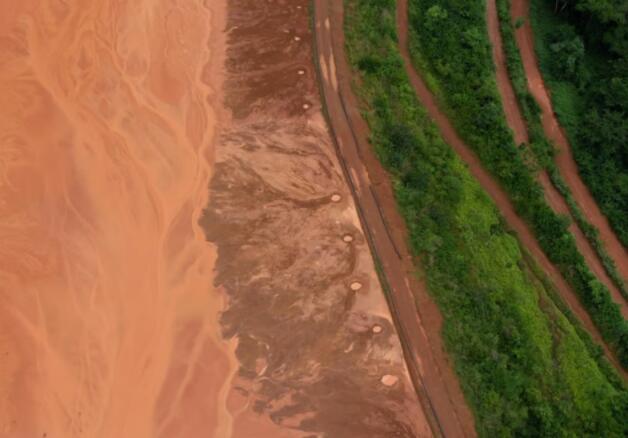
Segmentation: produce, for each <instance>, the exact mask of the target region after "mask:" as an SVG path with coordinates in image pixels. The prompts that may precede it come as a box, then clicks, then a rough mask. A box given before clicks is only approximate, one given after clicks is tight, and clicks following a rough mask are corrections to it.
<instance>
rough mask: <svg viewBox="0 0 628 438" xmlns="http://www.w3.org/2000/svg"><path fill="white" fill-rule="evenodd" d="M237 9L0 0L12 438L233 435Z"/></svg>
mask: <svg viewBox="0 0 628 438" xmlns="http://www.w3.org/2000/svg"><path fill="white" fill-rule="evenodd" d="M222 3H223V2H222V1H215V0H212V1H210V2H206V4H203V2H201V1H194V0H151V1H148V0H135V1H130V0H124V1H115V2H114V1H101V0H83V1H81V2H64V1H61V0H41V1H33V0H30V1H19V2H18V1H13V0H6V1H3V2H2V3H0V355H1V359H0V436H1V437H42V436H48V437H74V436H81V437H133V438H138V437H154V436H163V437H173V436H197V434H198V433H201V431H202V433H204V434H206V436H211V435H212V432H213V433H214V435H215V436H227V435H228V434H229V430H230V427H231V424H230V421H231V420H230V415H229V414H228V412H227V409H226V398H227V395H226V394H227V386H228V384H229V382H230V377H231V376H232V375H233V373H234V366H235V361H234V356H233V346H232V345H229V344H227V343H225V342H223V341H222V340H221V337H220V329H219V327H218V323H217V320H218V312H219V311H220V310H221V308H222V306H223V303H222V299H221V295H220V294H219V292H218V291H216V290H213V289H212V286H211V285H212V284H213V279H212V275H213V274H212V272H213V265H214V261H215V258H216V255H215V251H214V249H213V248H212V247H211V246H210V244H208V243H206V242H205V239H204V234H203V232H202V230H200V228H199V227H198V225H197V221H198V217H199V216H200V213H201V211H202V209H203V207H204V206H205V205H206V203H207V201H208V200H207V191H208V189H207V187H208V184H209V179H210V176H211V161H212V156H213V154H212V150H213V149H212V144H213V138H214V131H215V129H214V128H215V121H216V114H215V113H216V110H215V108H213V105H214V102H217V101H218V99H219V96H218V90H220V86H221V83H220V80H221V74H220V69H219V68H218V67H217V66H218V65H220V62H219V61H220V59H219V58H220V56H221V51H222V50H223V49H222V47H221V43H220V36H219V35H213V36H212V30H214V31H215V30H216V29H217V28H219V26H220V25H219V24H217V23H219V21H220V20H219V19H220V17H221V16H222V15H221V14H223V13H224V10H223V9H224V5H223V4H222ZM210 60H211V62H210Z"/></svg>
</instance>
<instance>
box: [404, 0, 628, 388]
mask: <svg viewBox="0 0 628 438" xmlns="http://www.w3.org/2000/svg"><path fill="white" fill-rule="evenodd" d="M397 26H398V37H399V46H400V51H401V55H402V57H403V59H404V63H405V66H406V71H407V74H408V76H409V78H410V82H411V84H412V86H413V88H414V90H415V92H416V94H417V97H418V98H419V100H420V101H421V103H422V104H423V106H425V108H426V109H427V111H428V113H429V114H430V117H431V118H432V119H433V120H434V122H435V123H436V125H437V126H438V128H439V130H440V132H441V134H442V136H443V138H444V139H445V141H446V142H447V143H448V144H449V145H450V146H451V147H452V148H453V149H454V150H455V151H456V153H457V154H458V155H459V156H460V158H461V159H462V160H463V161H464V162H465V163H466V164H467V165H468V166H469V170H470V171H471V173H472V175H473V176H474V177H475V178H476V179H477V180H478V182H479V183H480V185H481V186H482V188H484V190H486V192H487V193H488V194H489V196H490V197H491V198H492V199H493V202H495V204H496V205H497V208H498V209H499V211H500V213H501V214H502V216H503V217H504V219H505V220H506V222H507V223H508V225H509V226H510V227H511V228H512V229H513V230H514V231H515V232H516V233H517V236H518V237H519V241H520V242H521V243H522V245H523V246H524V247H525V248H527V250H528V251H529V252H530V253H531V254H532V256H533V257H534V258H535V260H536V261H537V263H539V265H540V266H541V268H542V269H543V271H544V272H545V273H546V274H547V275H548V277H549V279H550V280H551V281H552V283H553V284H554V285H555V287H556V289H557V290H558V292H559V294H560V295H561V297H562V298H563V300H565V302H566V304H567V305H568V306H569V308H570V309H571V311H572V312H573V313H574V314H575V315H576V316H577V317H578V319H579V320H580V321H581V323H582V324H583V326H584V327H585V328H586V329H587V331H588V332H589V333H590V334H591V336H592V337H593V339H594V340H595V341H596V342H597V343H598V344H600V345H601V346H602V348H603V350H604V353H605V355H606V357H607V358H608V359H609V361H610V362H611V363H612V364H613V365H614V366H615V368H616V369H617V371H618V372H619V373H620V374H621V375H622V376H623V378H624V379H626V378H627V377H628V375H627V373H626V372H625V371H624V369H623V368H622V367H621V365H620V364H619V361H618V360H617V358H616V356H615V354H614V353H613V352H612V351H611V350H610V349H609V347H608V346H607V345H606V343H605V342H604V340H603V338H602V336H601V335H600V333H599V331H598V329H597V327H596V326H595V325H594V324H593V321H592V320H591V318H590V316H589V314H588V313H587V312H586V310H585V309H584V307H583V306H582V304H581V303H580V300H579V299H578V296H577V295H576V294H575V292H574V291H573V290H572V288H571V287H570V286H569V284H568V283H567V281H566V280H565V279H564V278H563V276H562V275H561V273H560V271H559V270H558V268H557V267H556V266H555V265H554V264H553V263H552V262H550V260H549V259H548V258H547V256H546V255H545V253H544V252H543V250H542V249H541V246H540V244H539V242H538V241H537V240H536V238H535V236H534V234H533V233H532V231H531V229H530V227H529V226H528V225H527V223H526V222H525V221H524V220H523V219H521V218H520V217H519V216H518V215H517V213H516V212H515V208H514V206H513V204H512V202H511V201H510V199H509V197H508V195H507V194H506V192H505V191H504V190H503V189H502V188H501V187H500V185H499V184H498V183H497V182H496V181H495V179H494V178H493V177H492V176H491V175H490V173H489V172H488V171H487V170H485V169H484V167H483V166H482V164H481V162H480V160H479V158H478V157H477V156H476V155H475V153H474V152H473V151H472V150H471V148H470V147H469V146H468V145H467V144H465V142H464V141H463V140H462V139H461V138H460V136H459V135H458V134H457V132H456V130H455V129H454V127H453V126H452V124H451V122H450V121H449V119H448V118H447V116H446V115H445V114H444V113H443V112H442V111H441V110H440V108H439V106H438V102H437V100H436V98H435V96H434V95H433V94H432V93H431V91H430V90H429V89H428V88H427V85H426V84H425V82H424V81H423V79H422V78H421V77H420V76H419V73H418V71H417V70H416V68H415V66H414V65H413V63H412V59H411V57H410V52H409V48H408V0H398V1H397Z"/></svg>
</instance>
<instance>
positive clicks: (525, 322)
mask: <svg viewBox="0 0 628 438" xmlns="http://www.w3.org/2000/svg"><path fill="white" fill-rule="evenodd" d="M345 3H346V4H347V11H346V19H347V21H346V32H347V50H348V55H349V58H350V61H351V63H352V65H353V66H354V68H355V70H356V71H357V72H358V73H359V79H358V81H357V82H356V87H357V91H358V93H359V95H360V96H361V99H362V100H363V103H364V116H365V118H366V119H367V121H368V123H369V126H370V128H371V130H372V143H373V145H374V147H375V148H376V151H377V153H378V155H379V157H380V159H381V160H382V162H383V163H384V165H385V166H386V167H387V168H388V169H389V171H390V172H391V176H392V178H393V180H394V187H395V194H396V198H397V201H398V203H399V207H400V210H401V212H402V214H403V216H404V217H405V219H406V222H407V225H408V229H409V232H410V237H411V246H412V250H413V251H414V253H415V255H417V256H419V257H420V258H421V261H422V265H423V266H424V268H425V271H426V276H427V281H428V285H429V288H430V291H431V293H432V294H433V295H434V296H435V298H436V300H437V301H438V303H439V306H440V308H441V310H442V313H443V316H444V319H445V323H444V328H443V335H444V338H445V342H446V345H447V348H448V350H449V352H450V353H451V355H452V356H453V359H454V362H455V366H456V371H457V373H458V374H459V376H460V379H461V383H462V386H463V390H464V392H465V395H466V397H467V399H468V400H469V403H470V404H471V406H472V409H473V410H474V413H475V415H476V420H477V421H476V425H477V428H478V432H479V433H480V435H482V436H502V435H529V436H543V435H545V436H561V435H574V434H579V433H582V431H587V432H588V433H591V434H595V435H599V436H605V435H606V436H613V435H615V436H621V435H622V434H624V433H626V432H628V430H626V425H625V424H624V422H623V420H622V418H623V416H624V415H625V413H626V412H627V408H628V399H627V395H626V391H625V390H624V389H623V386H622V383H621V382H620V381H619V380H618V378H617V377H616V375H615V374H614V372H613V371H612V369H610V367H608V365H607V364H606V362H605V361H604V360H598V359H599V356H600V352H599V350H598V349H597V348H596V347H594V346H593V345H592V344H591V343H590V341H589V340H588V339H587V336H586V334H582V337H581V336H579V335H578V328H577V327H574V326H573V325H572V324H571V323H570V322H569V320H568V319H567V318H566V317H565V315H564V314H563V313H561V312H560V311H559V310H558V309H557V308H556V306H555V304H554V302H553V301H552V297H554V293H553V291H551V290H550V289H546V286H545V285H544V284H545V282H544V279H543V276H542V274H539V273H538V271H537V270H536V269H535V268H534V265H533V264H532V263H531V261H530V259H529V258H528V257H526V256H525V254H522V252H521V249H520V247H519V245H518V242H517V240H516V239H515V238H514V237H513V236H512V235H511V234H509V233H508V232H507V230H506V228H505V226H504V224H503V223H502V220H501V218H500V216H499V214H498V213H497V211H496V209H495V206H494V205H493V204H492V202H491V201H490V200H489V198H488V197H487V196H486V194H485V193H484V192H483V191H482V190H481V188H480V186H479V185H478V183H477V182H476V181H475V180H474V179H473V178H472V177H471V175H470V173H469V171H468V170H467V168H466V167H465V166H464V164H463V163H462V162H461V161H460V160H459V159H458V158H457V156H456V155H455V154H454V153H453V151H452V150H451V148H450V147H449V146H448V145H447V144H446V143H445V142H444V141H443V140H442V138H441V137H440V135H439V133H438V130H437V129H436V127H435V126H434V125H433V123H432V122H431V121H430V120H429V118H428V116H427V114H426V112H425V110H424V109H423V108H422V107H421V105H420V104H419V102H418V101H417V99H416V97H415V95H414V91H413V89H412V88H411V86H410V84H409V82H408V79H407V77H406V75H405V70H404V66H403V61H402V59H401V56H400V54H399V52H398V48H397V38H396V30H395V6H396V5H395V1H394V0H380V1H378V2H372V1H368V0H347V1H346V2H345Z"/></svg>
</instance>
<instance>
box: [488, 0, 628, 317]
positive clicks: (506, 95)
mask: <svg viewBox="0 0 628 438" xmlns="http://www.w3.org/2000/svg"><path fill="white" fill-rule="evenodd" d="M486 14H487V23H488V34H489V37H490V39H491V43H492V46H493V61H494V63H495V67H496V77H497V85H498V89H499V92H500V94H501V97H502V98H501V101H502V108H503V110H504V114H505V115H506V120H507V122H508V125H509V126H510V128H511V129H512V131H513V133H514V136H515V140H516V142H517V144H521V143H527V142H528V132H527V128H526V122H525V119H524V118H523V115H522V114H521V110H520V109H519V105H518V103H517V99H516V96H515V91H514V89H513V87H512V83H511V81H510V77H509V76H508V68H507V66H506V61H505V56H504V49H503V44H502V38H501V33H500V30H499V17H498V15H497V7H496V4H495V0H488V1H487V8H486ZM538 178H539V182H540V184H541V186H542V187H543V191H544V192H545V198H546V200H547V202H548V203H549V204H550V206H551V207H552V209H553V210H554V211H555V212H556V213H559V214H562V215H565V216H567V217H569V218H570V220H571V224H570V226H569V231H570V232H571V233H572V234H573V236H574V237H575V240H576V246H577V247H578V250H579V251H580V253H581V254H582V255H583V256H584V259H585V262H586V263H587V265H588V266H589V269H591V271H592V272H593V274H594V275H595V276H596V277H597V278H598V279H599V280H600V281H601V282H602V283H603V284H604V285H605V286H606V287H607V288H608V290H609V291H610V292H611V296H612V297H613V300H614V301H615V302H616V303H617V304H618V305H619V306H620V310H621V312H622V315H623V316H624V318H627V317H628V306H627V305H626V301H625V299H624V297H623V296H622V294H621V292H620V291H619V289H618V288H617V286H616V285H615V283H614V282H613V280H612V279H611V278H610V277H609V275H608V273H607V272H606V269H605V268H604V265H603V264H602V261H601V260H600V258H599V256H598V255H597V252H596V251H595V249H594V248H593V246H592V245H591V242H590V241H589V239H587V237H586V236H585V235H584V233H583V232H582V230H581V229H580V227H579V226H578V224H577V223H576V222H575V220H574V219H573V217H572V216H571V212H570V210H569V206H568V205H567V202H566V201H565V199H564V198H563V196H562V195H561V194H560V192H559V191H558V190H557V189H556V187H555V186H554V185H553V184H552V182H551V180H550V177H549V175H548V174H547V172H545V171H543V172H541V173H540V174H539V177H538Z"/></svg>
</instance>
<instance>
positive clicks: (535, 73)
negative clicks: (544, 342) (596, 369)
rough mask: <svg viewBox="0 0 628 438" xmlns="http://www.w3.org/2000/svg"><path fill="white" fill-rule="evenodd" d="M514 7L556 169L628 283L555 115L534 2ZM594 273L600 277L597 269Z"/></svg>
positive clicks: (626, 255)
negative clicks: (537, 42) (537, 43)
mask: <svg viewBox="0 0 628 438" xmlns="http://www.w3.org/2000/svg"><path fill="white" fill-rule="evenodd" d="M511 4H512V6H511V17H512V19H513V20H516V19H518V18H520V17H521V18H525V22H524V24H523V26H521V27H520V28H519V29H517V31H516V33H515V37H516V40H517V45H518V46H519V51H520V52H521V57H522V60H523V66H524V69H525V72H526V76H527V79H528V88H529V90H530V93H532V95H533V96H534V98H535V99H536V101H537V103H538V104H539V106H540V108H541V111H542V123H543V129H544V130H545V134H546V135H547V137H548V138H549V139H550V140H551V141H552V142H553V143H554V145H555V146H556V147H557V148H558V151H559V153H558V155H557V156H556V165H557V166H558V169H559V170H560V173H561V175H562V176H563V178H564V179H565V182H566V183H567V185H568V186H569V188H570V190H571V192H572V194H573V197H574V199H575V200H576V203H577V204H578V206H579V207H580V209H581V210H582V212H583V213H584V215H585V217H586V218H587V220H588V221H589V223H591V224H592V225H594V226H595V227H596V228H597V229H598V230H599V232H600V238H601V240H602V242H603V243H604V246H605V247H606V251H607V252H608V253H609V255H610V257H611V258H612V259H613V261H614V262H615V265H616V266H617V269H618V271H619V273H620V275H621V276H622V277H623V278H624V281H626V282H628V252H627V251H626V248H624V246H623V245H622V244H621V242H620V241H619V239H618V238H617V236H616V235H615V233H614V232H613V230H612V228H611V227H610V225H609V223H608V220H607V219H606V217H605V216H604V215H603V214H602V212H601V211H600V209H599V208H598V206H597V203H596V202H595V199H594V198H593V196H592V195H591V193H590V192H589V189H588V188H587V187H586V185H585V184H584V182H583V181H582V179H581V178H580V175H579V173H578V166H577V164H576V162H575V160H574V158H573V154H572V151H571V146H570V144H569V141H568V140H567V136H566V135H565V132H564V130H563V129H562V127H561V126H560V124H559V122H558V119H557V118H556V115H555V114H554V110H553V108H552V101H551V98H550V94H549V92H548V89H547V87H546V86H545V82H544V81H543V76H542V75H541V71H540V69H539V66H538V61H537V58H536V53H535V51H534V33H533V31H532V27H531V25H530V20H529V18H528V16H529V8H530V2H529V0H512V3H511ZM594 270H595V271H596V274H597V268H596V269H594ZM615 289H616V288H615ZM612 292H613V298H614V299H615V301H616V302H618V303H621V306H622V313H623V314H624V317H626V316H627V315H628V312H627V311H626V306H627V305H628V303H626V300H625V299H624V298H623V297H622V296H621V295H619V294H618V292H617V291H616V290H615V291H612Z"/></svg>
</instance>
